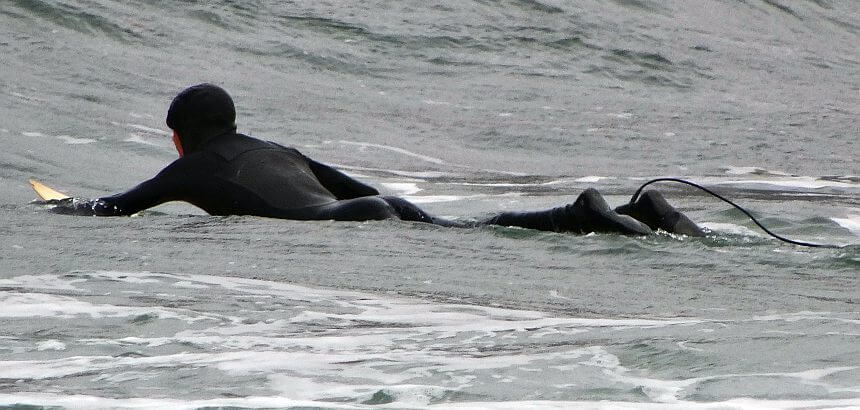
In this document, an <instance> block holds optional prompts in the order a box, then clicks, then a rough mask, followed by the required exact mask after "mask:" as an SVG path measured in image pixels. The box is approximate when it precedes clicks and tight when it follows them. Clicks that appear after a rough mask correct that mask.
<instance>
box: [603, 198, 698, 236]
mask: <svg viewBox="0 0 860 410" xmlns="http://www.w3.org/2000/svg"><path fill="white" fill-rule="evenodd" d="M615 212H618V213H619V214H623V215H630V216H632V217H633V218H636V219H637V220H639V221H642V222H644V223H645V224H646V225H648V226H649V227H650V228H651V229H653V230H655V231H656V230H657V229H662V230H664V231H666V232H670V233H678V234H684V235H690V236H705V232H704V231H703V230H702V228H699V226H698V225H696V224H695V223H694V222H693V221H691V220H690V218H687V216H686V215H684V214H682V213H681V212H678V210H677V209H675V208H674V207H673V206H672V205H669V203H668V202H666V199H665V198H663V195H661V194H660V193H659V192H657V191H645V193H643V194H642V195H641V196H639V199H637V200H636V202H635V203H633V204H624V205H621V206H619V207H618V208H615Z"/></svg>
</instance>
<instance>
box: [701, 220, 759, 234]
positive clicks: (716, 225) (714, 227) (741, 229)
mask: <svg viewBox="0 0 860 410" xmlns="http://www.w3.org/2000/svg"><path fill="white" fill-rule="evenodd" d="M699 226H701V227H703V228H705V229H708V230H710V231H714V232H722V233H727V234H730V235H744V236H758V237H762V236H764V235H762V234H760V233H759V232H757V231H754V230H752V229H750V228H747V227H746V226H741V225H735V224H730V223H722V222H701V223H699Z"/></svg>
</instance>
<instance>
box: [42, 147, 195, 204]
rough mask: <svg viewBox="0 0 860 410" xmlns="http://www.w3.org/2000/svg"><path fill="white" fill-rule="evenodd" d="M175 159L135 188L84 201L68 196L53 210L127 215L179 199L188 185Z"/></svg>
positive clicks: (186, 178) (183, 168) (186, 176)
mask: <svg viewBox="0 0 860 410" xmlns="http://www.w3.org/2000/svg"><path fill="white" fill-rule="evenodd" d="M177 162H179V161H175V162H174V163H173V164H170V165H168V166H167V167H166V168H165V169H163V170H162V171H161V172H159V173H158V175H156V176H154V177H153V178H152V179H149V180H146V181H144V182H142V183H140V184H138V185H137V186H135V187H134V188H132V189H130V190H128V191H126V192H123V193H120V194H116V195H111V196H106V197H101V198H96V199H91V200H86V199H80V198H68V199H65V200H60V201H56V207H55V208H54V209H53V211H54V212H56V213H62V214H73V215H93V216H127V215H133V214H136V213H138V212H140V211H142V210H144V209H148V208H152V207H154V206H157V205H161V204H163V203H165V202H169V201H173V200H177V199H180V197H181V192H182V187H183V186H188V185H193V184H189V181H188V180H189V178H188V175H187V174H186V173H185V172H184V170H187V169H188V167H185V166H181V165H182V164H180V166H177Z"/></svg>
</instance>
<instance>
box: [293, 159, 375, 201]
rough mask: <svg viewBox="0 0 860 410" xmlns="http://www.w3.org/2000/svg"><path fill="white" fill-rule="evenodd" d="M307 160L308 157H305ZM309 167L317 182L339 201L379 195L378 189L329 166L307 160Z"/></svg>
mask: <svg viewBox="0 0 860 410" xmlns="http://www.w3.org/2000/svg"><path fill="white" fill-rule="evenodd" d="M305 158H307V157H305ZM307 160H308V166H310V168H311V171H312V172H313V173H314V175H315V176H316V177H317V180H319V181H320V183H321V184H322V185H323V186H324V187H325V188H326V189H327V190H328V191H329V192H331V193H332V194H334V196H335V197H336V198H337V199H354V198H360V197H363V196H373V195H379V191H377V190H376V188H374V187H372V186H370V185H367V184H365V183H363V182H359V181H357V180H356V179H355V178H353V177H351V176H349V175H346V174H344V173H343V172H340V171H338V170H336V169H334V168H332V167H330V166H328V165H325V164H323V163H320V162H317V161H314V160H312V159H310V158H307Z"/></svg>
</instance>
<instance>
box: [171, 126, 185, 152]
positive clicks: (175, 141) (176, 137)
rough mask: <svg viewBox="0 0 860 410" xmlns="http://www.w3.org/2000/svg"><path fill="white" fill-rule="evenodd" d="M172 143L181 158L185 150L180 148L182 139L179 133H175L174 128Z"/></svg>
mask: <svg viewBox="0 0 860 410" xmlns="http://www.w3.org/2000/svg"><path fill="white" fill-rule="evenodd" d="M173 145H175V146H176V152H178V153H179V157H180V158H182V157H183V156H184V155H185V152H184V151H183V149H182V141H181V140H180V139H179V134H177V133H176V130H173Z"/></svg>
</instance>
